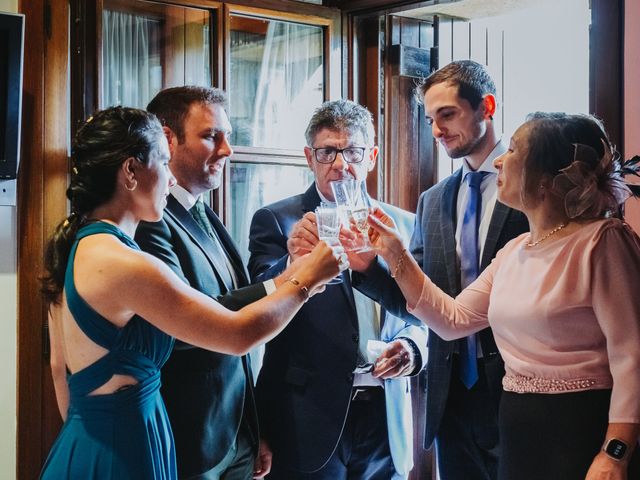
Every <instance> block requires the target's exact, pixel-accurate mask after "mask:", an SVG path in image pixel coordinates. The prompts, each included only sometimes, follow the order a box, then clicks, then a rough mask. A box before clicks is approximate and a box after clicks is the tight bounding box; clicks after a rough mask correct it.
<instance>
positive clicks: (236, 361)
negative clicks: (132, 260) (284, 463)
mask: <svg viewBox="0 0 640 480" xmlns="http://www.w3.org/2000/svg"><path fill="white" fill-rule="evenodd" d="M206 211H207V216H208V217H209V220H210V221H211V225H212V226H213V228H214V230H215V231H216V233H217V235H218V237H219V238H220V240H221V242H222V244H223V248H224V249H225V251H226V252H227V255H228V257H229V261H230V263H231V265H232V268H233V269H234V271H235V275H236V278H237V280H238V286H239V287H242V288H239V289H237V290H233V289H232V288H233V287H232V286H231V285H225V283H224V281H223V280H222V277H221V276H220V274H219V270H220V269H221V268H226V267H225V264H224V259H221V258H217V257H216V255H215V254H214V253H213V252H215V250H214V247H213V245H212V244H211V239H210V238H209V237H208V236H207V235H206V234H205V232H204V231H203V230H202V228H201V227H200V226H199V225H198V224H197V223H196V221H195V220H194V219H193V217H192V216H191V214H190V213H189V212H188V211H186V210H185V209H184V208H183V207H182V205H180V203H179V202H178V201H177V200H176V199H175V198H174V197H173V196H172V195H170V196H169V197H168V200H167V208H166V209H165V212H164V215H163V218H162V220H161V221H159V222H157V223H146V222H142V223H141V224H140V226H139V227H138V230H137V232H136V238H135V239H136V241H137V242H138V244H139V245H140V248H142V249H143V250H144V251H146V252H149V253H151V254H152V255H154V256H156V257H158V258H159V259H160V260H162V261H163V262H165V263H166V264H167V265H168V266H169V267H170V268H171V269H172V270H173V271H174V272H175V273H176V274H177V275H178V276H179V277H180V278H181V279H182V280H184V281H185V282H186V283H188V284H189V285H190V286H191V287H193V288H195V289H196V290H199V291H200V292H202V293H204V294H206V295H208V296H210V297H212V298H215V299H217V300H218V301H219V302H220V303H221V304H223V305H224V306H225V307H227V308H230V309H232V310H237V309H239V308H242V307H243V306H244V305H246V304H248V303H251V302H253V301H256V300H258V299H259V298H262V297H263V296H264V295H266V292H265V289H264V286H263V285H262V284H256V285H249V282H248V276H247V273H246V270H245V268H244V266H243V264H242V260H241V258H240V254H239V253H238V251H237V249H236V247H235V245H234V243H233V240H232V239H231V237H230V236H229V234H228V233H227V231H226V230H225V228H224V226H223V225H222V223H221V222H220V220H219V219H218V217H217V216H216V215H215V213H214V212H213V211H212V210H211V209H210V208H209V207H206ZM175 320H176V321H177V322H179V321H180V319H179V318H176V319H175ZM161 392H162V397H163V399H164V402H165V405H166V407H167V412H168V414H169V420H170V421H171V427H172V429H173V434H174V437H175V443H176V454H177V462H178V474H179V476H180V477H187V476H192V475H196V474H200V473H203V472H205V471H207V470H210V469H211V468H213V467H214V466H215V465H217V464H218V463H220V461H221V460H222V459H223V458H224V456H225V455H226V454H227V452H228V451H229V449H230V448H231V447H232V446H233V443H234V441H235V438H236V434H237V432H238V428H239V426H240V421H241V418H242V416H243V407H244V408H245V409H246V411H245V412H244V416H245V418H246V419H247V421H248V424H249V427H250V431H251V436H252V439H253V441H254V448H256V449H257V445H258V440H259V433H258V423H257V414H256V408H255V402H254V398H253V379H252V377H251V370H250V368H249V365H248V359H247V357H237V356H233V355H226V354H221V353H216V352H210V351H208V350H204V349H200V348H195V347H192V346H190V345H187V344H185V343H183V342H179V341H176V346H175V347H174V351H173V352H172V354H171V356H170V358H169V360H168V361H167V363H166V364H165V366H164V367H163V369H162V390H161ZM245 396H246V398H245Z"/></svg>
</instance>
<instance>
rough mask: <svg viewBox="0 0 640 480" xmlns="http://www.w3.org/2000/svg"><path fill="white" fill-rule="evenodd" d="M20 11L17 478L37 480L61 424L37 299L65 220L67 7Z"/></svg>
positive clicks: (42, 2)
mask: <svg viewBox="0 0 640 480" xmlns="http://www.w3.org/2000/svg"><path fill="white" fill-rule="evenodd" d="M20 11H21V12H22V13H24V14H25V15H26V17H27V19H28V20H27V22H26V43H25V47H26V48H25V69H24V103H23V105H24V110H23V120H22V121H23V129H22V132H23V134H22V135H23V137H22V162H21V164H20V175H19V177H18V238H19V239H20V241H19V243H18V389H17V391H18V399H17V406H18V412H17V413H18V432H17V462H16V475H17V478H19V479H34V478H37V477H38V474H39V472H40V469H41V467H42V463H43V461H44V459H45V458H46V455H47V453H48V452H49V448H50V447H51V443H52V442H53V436H52V433H51V432H57V430H58V429H59V425H60V415H59V413H58V411H57V408H56V407H55V399H54V394H53V386H52V381H51V375H50V370H49V368H48V361H47V359H46V358H44V346H45V344H46V341H47V339H46V336H45V335H46V328H45V327H46V311H45V309H46V306H45V303H44V301H43V299H42V297H41V296H40V295H39V294H38V292H39V290H40V286H39V280H38V278H39V277H40V276H41V275H42V272H43V257H44V246H45V240H46V238H47V236H48V235H49V234H50V233H51V232H52V231H53V228H54V226H55V225H56V224H57V223H58V222H59V221H60V220H61V219H62V218H63V217H64V216H65V215H66V201H65V190H66V187H67V171H68V161H67V139H68V132H67V122H66V121H65V119H66V118H67V112H68V105H69V104H68V99H67V94H66V92H67V91H68V88H67V81H68V80H67V64H68V61H67V55H68V52H69V29H68V23H69V7H68V4H67V2H56V1H51V0H23V1H21V2H20ZM47 19H48V20H47ZM45 22H48V23H49V25H45ZM45 52H46V55H45Z"/></svg>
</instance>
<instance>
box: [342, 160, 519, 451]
mask: <svg viewBox="0 0 640 480" xmlns="http://www.w3.org/2000/svg"><path fill="white" fill-rule="evenodd" d="M461 176H462V169H459V170H457V171H456V172H454V173H453V174H452V175H451V176H449V177H447V178H446V179H444V180H442V181H441V182H439V183H438V184H437V185H434V186H433V187H432V188H430V189H429V190H427V191H426V192H423V193H422V195H421V196H420V200H419V202H418V209H417V212H416V224H415V228H414V231H413V236H412V238H411V243H410V251H411V254H412V255H413V256H414V258H415V259H416V261H417V262H418V264H419V265H420V266H421V267H422V270H423V271H424V272H425V273H426V274H427V276H428V277H429V278H430V279H431V280H432V281H433V282H434V283H435V284H436V285H437V286H438V287H440V288H441V289H442V290H443V291H444V292H446V293H447V294H449V295H451V296H452V297H455V296H456V295H458V293H460V290H461V283H460V266H459V261H458V257H457V255H456V239H455V231H456V221H457V220H456V204H457V199H458V189H459V187H460V179H461ZM528 230H529V224H528V222H527V219H526V217H525V216H524V215H523V214H522V213H521V212H519V211H517V210H513V209H511V208H509V207H507V206H505V205H503V204H502V203H500V202H497V203H496V206H495V209H494V211H493V215H492V217H491V223H490V225H489V230H488V232H487V239H486V241H485V245H484V250H483V254H482V258H481V260H480V269H481V270H484V269H485V268H486V267H487V265H489V263H491V260H492V259H493V258H494V257H495V255H496V253H497V251H498V250H500V249H501V248H502V247H503V246H504V245H505V244H506V243H507V242H508V241H509V240H511V239H512V238H515V237H517V236H518V235H520V234H521V233H524V232H526V231H528ZM354 285H357V286H358V287H359V288H360V289H362V290H363V291H366V292H367V293H368V294H369V295H370V296H372V297H373V298H376V299H377V300H378V301H379V302H380V303H381V304H382V305H383V306H384V307H385V308H387V309H389V310H390V311H391V312H392V313H394V314H395V315H399V316H401V317H402V318H408V317H410V315H409V314H408V313H407V311H406V303H405V300H404V297H403V296H402V293H401V291H400V289H399V288H398V286H397V284H396V283H395V282H394V281H393V280H392V279H391V278H390V277H389V275H388V272H387V271H386V269H385V267H384V265H383V264H382V263H377V264H375V265H373V266H372V268H371V269H370V270H369V271H367V272H366V275H354ZM479 337H480V342H481V345H482V349H483V354H484V356H485V364H484V366H485V373H486V375H487V381H488V383H489V388H490V389H491V391H493V392H496V395H499V394H500V392H501V391H502V377H503V376H504V362H503V361H502V358H501V357H500V355H499V354H498V351H497V348H496V346H495V341H494V339H493V334H492V333H491V329H490V328H486V329H484V330H482V331H481V332H479ZM458 342H459V340H455V341H445V340H443V339H442V338H440V337H439V336H438V335H436V334H435V333H434V332H433V331H431V330H429V360H428V362H427V423H426V431H425V448H428V447H429V446H431V443H432V442H433V439H434V438H435V436H436V434H437V432H438V428H439V427H440V422H441V420H442V416H443V414H444V410H445V407H446V404H447V399H448V395H449V383H450V380H451V371H452V361H453V353H454V352H455V351H456V349H457V345H458Z"/></svg>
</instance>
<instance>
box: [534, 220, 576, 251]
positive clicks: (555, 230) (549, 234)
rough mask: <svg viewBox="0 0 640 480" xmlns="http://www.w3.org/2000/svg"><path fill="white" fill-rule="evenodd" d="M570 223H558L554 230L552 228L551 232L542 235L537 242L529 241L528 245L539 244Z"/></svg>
mask: <svg viewBox="0 0 640 480" xmlns="http://www.w3.org/2000/svg"><path fill="white" fill-rule="evenodd" d="M567 225H568V223H564V222H563V223H561V224H560V225H558V226H557V227H556V228H554V229H553V230H551V231H550V232H549V233H547V234H546V235H543V236H542V237H540V238H539V239H538V240H536V241H535V242H527V247H535V246H536V245H538V244H539V243H541V242H544V241H545V240H546V239H547V238H549V237H550V236H551V235H553V234H554V233H558V232H559V231H560V230H562V229H563V228H564V227H566V226H567Z"/></svg>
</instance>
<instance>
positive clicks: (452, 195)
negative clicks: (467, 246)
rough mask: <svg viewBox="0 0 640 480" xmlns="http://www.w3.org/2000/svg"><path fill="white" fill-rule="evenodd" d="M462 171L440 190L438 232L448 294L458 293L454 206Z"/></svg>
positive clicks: (459, 170) (458, 276) (458, 277)
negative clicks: (443, 258) (445, 270)
mask: <svg viewBox="0 0 640 480" xmlns="http://www.w3.org/2000/svg"><path fill="white" fill-rule="evenodd" d="M461 175H462V169H458V170H457V171H456V172H455V173H454V174H453V175H451V176H450V177H449V180H447V183H446V185H445V187H444V189H443V190H442V198H441V201H440V207H441V211H440V230H441V233H442V241H443V245H442V248H443V249H444V257H445V262H444V263H445V265H446V268H447V279H448V280H449V288H450V290H449V291H450V292H459V291H460V274H459V272H458V256H457V254H456V227H455V225H456V221H457V219H456V204H457V202H458V190H459V189H460V177H461Z"/></svg>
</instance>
